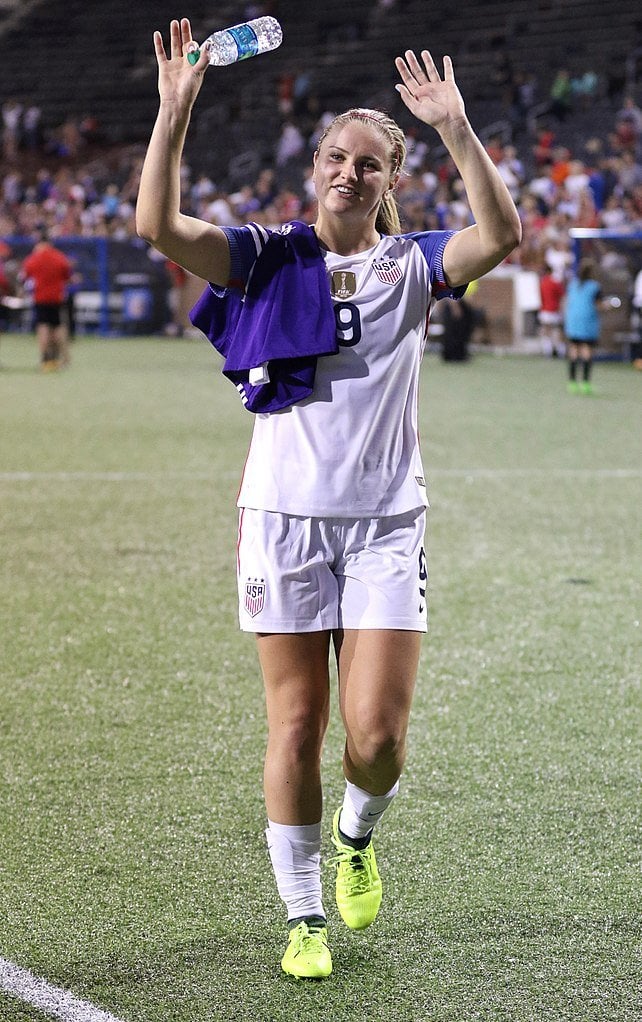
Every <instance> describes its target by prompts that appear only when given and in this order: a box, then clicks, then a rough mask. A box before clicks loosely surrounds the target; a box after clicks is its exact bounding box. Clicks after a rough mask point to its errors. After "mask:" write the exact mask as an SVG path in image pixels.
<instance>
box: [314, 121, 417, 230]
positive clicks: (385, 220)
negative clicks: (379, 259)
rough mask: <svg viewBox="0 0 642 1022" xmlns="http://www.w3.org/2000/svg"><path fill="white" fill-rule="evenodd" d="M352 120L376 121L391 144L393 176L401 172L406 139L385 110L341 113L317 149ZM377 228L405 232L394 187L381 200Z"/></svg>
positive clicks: (379, 129)
mask: <svg viewBox="0 0 642 1022" xmlns="http://www.w3.org/2000/svg"><path fill="white" fill-rule="evenodd" d="M351 121H363V122H364V123H365V124H372V125H373V126H374V127H376V129H377V131H379V133H380V134H381V135H383V137H384V138H385V139H386V141H387V142H388V145H389V148H390V165H391V168H392V175H391V176H396V175H398V174H400V173H401V170H402V169H403V165H404V162H405V159H406V139H405V136H404V133H403V131H402V129H401V128H400V127H399V125H398V124H397V122H396V121H395V120H393V119H392V117H389V116H388V114H386V113H384V112H383V110H369V109H368V108H367V107H353V108H352V109H351V110H346V111H345V113H342V114H337V116H336V117H335V118H334V119H333V120H331V121H330V123H329V124H328V125H327V127H326V128H325V130H324V132H323V134H322V135H321V137H320V139H319V142H318V144H317V150H316V151H317V153H318V152H319V150H320V149H321V145H322V143H323V142H325V140H326V138H327V137H328V135H329V134H330V132H331V131H332V129H333V128H337V127H339V128H342V127H343V126H344V124H349V123H350V122H351ZM375 228H376V230H378V231H379V233H380V234H399V233H400V232H401V221H400V219H399V207H398V205H397V200H396V199H395V197H394V194H393V191H392V188H390V189H389V191H388V192H386V194H385V195H384V196H383V198H382V200H381V203H380V205H379V209H378V210H377V218H376V220H375Z"/></svg>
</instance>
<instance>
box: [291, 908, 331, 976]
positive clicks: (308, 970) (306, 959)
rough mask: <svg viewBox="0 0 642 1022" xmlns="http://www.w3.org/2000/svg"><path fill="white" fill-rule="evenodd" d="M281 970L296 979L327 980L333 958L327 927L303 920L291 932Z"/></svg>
mask: <svg viewBox="0 0 642 1022" xmlns="http://www.w3.org/2000/svg"><path fill="white" fill-rule="evenodd" d="M281 968H282V969H283V971H284V972H287V974H288V975H289V976H295V977H296V979H325V977H326V976H329V975H330V973H331V972H332V958H331V956H330V949H329V947H328V931H327V928H326V927H325V926H314V925H313V924H310V925H308V924H307V923H306V921H305V920H302V921H301V922H300V923H299V925H298V926H294V927H293V928H292V929H291V930H290V938H289V941H288V946H287V948H286V951H285V954H284V955H283V959H282V961H281Z"/></svg>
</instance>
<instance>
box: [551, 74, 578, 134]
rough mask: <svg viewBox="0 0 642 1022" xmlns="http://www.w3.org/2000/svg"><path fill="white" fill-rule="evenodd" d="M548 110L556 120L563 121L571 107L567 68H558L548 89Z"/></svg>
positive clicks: (571, 91)
mask: <svg viewBox="0 0 642 1022" xmlns="http://www.w3.org/2000/svg"><path fill="white" fill-rule="evenodd" d="M549 95H550V101H551V103H550V107H549V111H550V113H551V114H552V115H553V117H555V118H556V119H557V120H558V121H565V120H566V119H567V117H568V115H569V114H570V113H571V110H572V109H573V87H572V85H571V77H570V75H569V73H568V69H567V68H565V67H562V68H560V69H559V71H558V72H557V74H556V75H555V78H554V79H553V84H552V85H551V90H550V93H549Z"/></svg>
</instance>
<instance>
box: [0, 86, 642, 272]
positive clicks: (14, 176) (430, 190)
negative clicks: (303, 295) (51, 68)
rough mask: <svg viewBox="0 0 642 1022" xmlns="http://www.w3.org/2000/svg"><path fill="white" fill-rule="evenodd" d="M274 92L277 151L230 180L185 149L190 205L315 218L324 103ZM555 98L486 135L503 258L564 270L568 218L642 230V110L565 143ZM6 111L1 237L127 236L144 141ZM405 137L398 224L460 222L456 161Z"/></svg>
mask: <svg viewBox="0 0 642 1022" xmlns="http://www.w3.org/2000/svg"><path fill="white" fill-rule="evenodd" d="M298 94H301V95H303V96H304V104H303V105H302V106H297V103H296V97H297V95H298ZM313 98H314V97H313ZM278 103H279V110H280V113H281V116H282V130H281V133H280V135H279V137H278V138H277V139H276V140H275V143H274V148H273V158H272V160H271V161H270V163H269V164H268V165H266V166H263V167H262V168H261V169H260V170H259V171H258V173H257V174H256V175H255V176H254V178H253V179H252V180H248V181H247V182H246V183H244V184H243V185H242V186H240V187H238V188H236V189H234V190H231V191H228V190H226V189H225V188H223V187H221V186H220V185H219V184H218V183H217V182H216V181H213V180H212V179H211V177H209V176H208V175H207V174H205V173H200V172H198V171H197V170H193V169H192V167H191V165H190V162H189V159H188V160H186V161H185V162H184V165H183V196H182V202H183V208H184V209H185V211H186V212H192V213H193V214H194V215H196V216H198V217H202V218H205V219H209V220H211V221H212V222H215V223H219V224H229V225H234V224H242V223H245V222H247V221H248V220H255V221H259V222H261V223H264V224H266V225H268V226H272V225H279V224H281V223H283V222H286V221H288V220H291V219H302V220H304V221H311V220H312V219H313V217H314V213H313V210H314V193H313V185H312V181H311V168H310V165H311V157H312V152H313V150H314V148H315V146H316V142H317V140H318V138H319V136H320V134H321V132H322V131H323V128H324V126H325V124H326V123H327V122H328V119H329V118H330V117H331V116H332V114H331V113H330V112H329V111H328V112H322V113H320V114H319V112H318V110H316V120H312V119H311V117H310V112H311V110H314V108H315V104H314V103H310V97H309V96H308V95H307V94H306V91H305V82H303V83H297V76H293V78H292V80H291V81H288V82H282V83H280V86H279V95H278ZM557 103H558V100H556V102H555V103H554V104H552V105H551V108H550V110H549V112H548V114H547V115H546V116H544V117H542V118H541V119H540V120H538V121H533V120H529V121H528V125H530V127H528V126H527V121H526V120H525V119H524V118H526V116H527V114H526V112H524V116H523V117H522V118H521V119H520V118H517V119H516V118H513V128H514V130H513V132H512V134H511V135H509V138H508V141H507V140H506V137H505V135H504V136H502V135H497V136H495V137H491V138H489V139H488V140H487V143H486V145H487V149H488V152H489V153H490V155H491V157H492V159H493V161H494V162H495V164H496V165H497V167H498V169H499V171H500V173H501V175H502V177H503V178H504V180H505V182H506V184H507V185H508V187H509V189H510V191H511V194H512V196H513V198H514V200H515V202H516V204H517V206H518V209H519V212H520V216H521V219H522V223H523V241H522V244H521V246H520V247H519V249H517V250H516V251H515V253H513V254H512V255H511V256H510V257H509V258H510V260H511V262H514V263H517V264H519V265H520V266H522V267H523V268H527V269H535V270H537V271H540V272H544V270H545V269H546V268H548V269H549V270H552V271H553V272H554V273H555V274H560V273H561V274H562V276H563V275H564V274H565V272H566V271H567V270H569V269H570V265H571V256H570V242H569V233H568V232H569V228H571V227H602V228H609V229H611V230H621V231H635V230H642V110H640V108H639V106H638V105H637V103H636V100H635V98H634V97H633V96H632V95H626V94H623V95H622V96H621V98H620V100H619V109H617V112H616V113H615V114H614V116H613V123H612V128H611V130H610V131H608V132H606V133H605V135H604V136H597V135H595V136H592V137H588V138H584V139H583V140H582V142H581V145H579V146H577V145H576V146H575V147H574V148H571V147H570V146H569V145H568V144H567V136H568V126H569V121H570V122H571V123H572V118H573V110H574V107H573V104H572V101H571V100H570V99H569V102H568V105H567V106H565V109H564V113H563V116H560V113H559V110H558V109H557V106H556V104H557ZM578 103H579V101H578ZM578 109H579V106H578ZM7 114H9V117H8V118H7ZM28 115H29V116H28ZM3 116H4V121H5V135H4V160H3V173H2V178H1V184H0V238H3V239H5V241H6V242H8V244H9V246H10V244H11V238H12V237H23V238H24V237H28V238H31V237H33V238H35V237H36V235H37V232H38V230H39V229H43V228H44V229H46V230H47V232H48V234H49V236H50V237H51V238H52V239H56V238H61V237H73V236H76V237H108V238H113V239H116V240H128V239H130V238H134V237H135V226H134V207H135V202H136V196H137V193H138V183H139V178H140V170H141V165H142V159H143V156H142V153H141V151H140V149H137V148H133V149H132V148H131V147H130V148H123V149H121V150H118V149H112V150H109V149H105V150H103V151H101V150H100V147H99V148H98V150H97V148H96V142H95V136H96V134H97V133H96V125H95V124H93V122H92V119H91V118H87V119H86V120H87V123H91V133H89V134H88V133H86V132H85V131H84V130H82V126H77V128H78V130H77V132H76V133H74V145H73V147H70V146H68V145H66V144H65V143H64V138H65V137H66V136H65V132H61V131H60V130H57V131H56V132H55V133H53V135H52V136H51V137H50V138H49V139H45V138H43V135H42V133H41V130H40V127H39V129H38V134H37V136H35V137H34V133H33V120H34V116H35V115H34V113H33V111H30V110H29V109H25V110H22V111H21V110H17V109H16V104H15V102H14V101H10V100H9V101H7V102H6V103H5V105H4V108H3ZM21 117H22V119H21ZM7 120H8V121H9V128H7ZM66 134H67V135H69V131H68V130H67V132H66ZM52 138H53V142H52ZM61 138H62V139H63V142H61ZM407 143H408V159H407V164H406V173H405V175H404V176H403V178H402V179H401V181H400V183H399V185H398V200H399V203H400V207H401V211H402V215H403V218H404V222H403V228H404V230H408V231H412V230H426V229H431V228H446V227H447V228H458V227H462V226H465V225H467V224H468V223H469V222H470V216H471V215H470V209H469V207H468V203H467V201H466V198H465V194H464V191H463V186H462V183H461V181H460V180H459V177H458V175H457V172H456V170H455V168H454V165H453V164H452V161H450V159H449V158H448V156H447V155H446V154H444V153H443V152H439V151H438V150H437V151H434V150H433V149H432V148H431V144H432V140H430V141H425V140H424V139H423V138H422V137H421V136H420V135H419V134H418V133H417V132H416V130H413V129H410V130H409V133H408V136H407ZM293 169H294V170H295V171H296V173H294V174H293ZM293 181H294V182H295V183H293ZM5 262H6V267H5V269H6V277H7V282H6V285H5V287H11V286H12V284H13V285H14V286H15V285H16V283H17V282H16V281H13V282H12V279H11V277H12V275H11V260H10V250H7V249H6V247H5Z"/></svg>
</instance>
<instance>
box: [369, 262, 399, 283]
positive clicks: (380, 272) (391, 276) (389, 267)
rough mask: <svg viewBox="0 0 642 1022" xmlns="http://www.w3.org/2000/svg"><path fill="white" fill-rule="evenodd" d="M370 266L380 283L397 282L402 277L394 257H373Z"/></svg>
mask: <svg viewBox="0 0 642 1022" xmlns="http://www.w3.org/2000/svg"><path fill="white" fill-rule="evenodd" d="M372 267H373V269H374V271H375V273H376V274H377V278H378V279H379V280H380V281H381V283H382V284H398V283H399V281H400V280H401V278H402V277H403V273H402V272H401V267H400V265H399V263H398V262H397V260H396V259H375V261H374V262H373V264H372Z"/></svg>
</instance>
